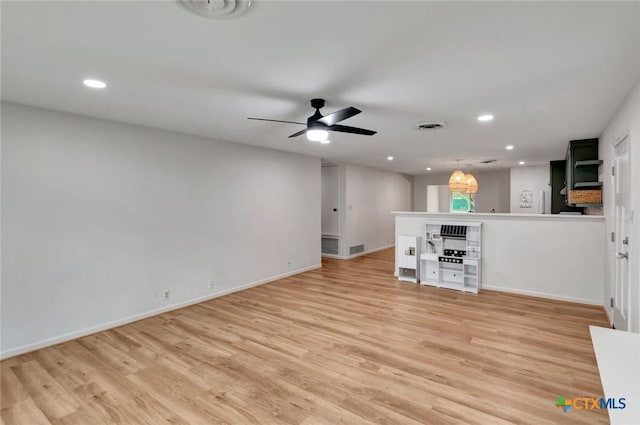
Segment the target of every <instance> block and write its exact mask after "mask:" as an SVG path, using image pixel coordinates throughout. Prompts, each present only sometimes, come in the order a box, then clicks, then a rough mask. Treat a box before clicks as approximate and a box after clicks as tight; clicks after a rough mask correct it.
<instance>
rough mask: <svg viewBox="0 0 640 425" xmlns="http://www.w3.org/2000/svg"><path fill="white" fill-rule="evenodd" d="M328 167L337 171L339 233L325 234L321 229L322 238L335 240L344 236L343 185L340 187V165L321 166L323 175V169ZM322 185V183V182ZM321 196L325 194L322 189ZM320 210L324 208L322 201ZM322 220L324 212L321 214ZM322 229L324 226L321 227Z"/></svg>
mask: <svg viewBox="0 0 640 425" xmlns="http://www.w3.org/2000/svg"><path fill="white" fill-rule="evenodd" d="M328 167H335V169H336V176H337V180H338V181H337V187H336V197H337V198H338V201H337V204H338V205H336V208H337V211H336V213H337V214H338V232H337V233H324V232H323V231H322V229H320V233H321V235H322V236H328V237H335V238H339V237H340V235H341V234H342V218H341V217H342V205H341V200H342V196H341V194H342V190H341V185H340V181H341V179H340V172H341V171H340V166H339V165H338V164H326V165H321V166H320V173H322V169H323V168H328ZM320 179H321V180H322V175H321V176H320ZM321 184H322V182H321ZM320 189H321V190H320V192H321V193H320V196H322V195H323V194H324V193H323V192H322V188H320ZM320 208H322V199H321V200H320ZM320 218H321V219H322V211H321V212H320ZM321 227H322V226H321Z"/></svg>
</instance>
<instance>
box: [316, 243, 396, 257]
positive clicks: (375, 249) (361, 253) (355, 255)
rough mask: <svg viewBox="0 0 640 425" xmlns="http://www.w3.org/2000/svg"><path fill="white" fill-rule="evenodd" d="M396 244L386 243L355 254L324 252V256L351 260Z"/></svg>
mask: <svg viewBox="0 0 640 425" xmlns="http://www.w3.org/2000/svg"><path fill="white" fill-rule="evenodd" d="M394 246H395V244H391V245H386V246H383V247H380V248H374V249H370V250H368V251H362V252H359V253H357V254H353V255H335V254H322V256H323V257H325V258H333V259H336V260H351V259H352V258H356V257H361V256H363V255H367V254H372V253H374V252H378V251H382V250H384V249H389V248H393V247H394Z"/></svg>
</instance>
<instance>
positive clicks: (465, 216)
mask: <svg viewBox="0 0 640 425" xmlns="http://www.w3.org/2000/svg"><path fill="white" fill-rule="evenodd" d="M391 214H393V215H395V216H400V217H406V216H409V217H411V216H413V217H424V218H431V219H436V220H446V219H451V220H454V221H463V220H464V221H467V220H477V219H479V218H482V219H492V218H495V219H511V220H558V221H562V220H564V221H572V220H575V221H604V216H603V215H572V214H518V213H514V214H508V213H427V212H420V211H391Z"/></svg>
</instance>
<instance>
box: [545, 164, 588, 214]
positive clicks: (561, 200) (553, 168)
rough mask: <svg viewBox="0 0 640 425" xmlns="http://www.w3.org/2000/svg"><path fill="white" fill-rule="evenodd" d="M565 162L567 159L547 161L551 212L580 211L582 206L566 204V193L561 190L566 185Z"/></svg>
mask: <svg viewBox="0 0 640 425" xmlns="http://www.w3.org/2000/svg"><path fill="white" fill-rule="evenodd" d="M566 164H567V161H565V160H562V161H551V162H550V163H549V170H550V173H551V175H550V177H549V182H550V184H551V214H560V213H561V212H573V213H581V212H582V208H578V207H572V206H569V205H567V195H566V193H564V192H563V189H564V188H565V186H566V183H565V181H566V180H565V174H566ZM563 193H564V194H563Z"/></svg>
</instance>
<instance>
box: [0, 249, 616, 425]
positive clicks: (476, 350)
mask: <svg viewBox="0 0 640 425" xmlns="http://www.w3.org/2000/svg"><path fill="white" fill-rule="evenodd" d="M393 256H394V253H393V249H390V250H385V251H380V252H377V253H374V254H369V255H366V256H362V257H358V258H356V259H353V260H349V261H341V260H323V268H322V269H318V270H313V271H310V272H306V273H302V274H299V275H296V276H291V277H287V278H284V279H280V280H278V281H275V282H272V283H269V284H265V285H261V286H258V287H254V288H251V289H248V290H244V291H241V292H237V293H234V294H230V295H227V296H224V297H221V298H217V299H214V300H210V301H206V302H203V303H200V304H197V305H193V306H190V307H186V308H183V309H180V310H175V311H172V312H169V313H165V314H162V315H159V316H154V317H150V318H148V319H144V320H141V321H138V322H135V323H131V324H129V325H125V326H121V327H119V328H116V329H111V330H107V331H104V332H100V333H97V334H94V335H90V336H87V337H84V338H80V339H77V340H75V341H70V342H67V343H63V344H59V345H56V346H53V347H48V348H45V349H42V350H38V351H36V352H33V353H29V354H25V355H22V356H18V357H14V358H10V359H7V360H5V361H3V362H2V363H1V365H0V366H1V370H2V374H1V389H2V393H1V399H0V400H1V401H0V408H1V416H0V425H23V424H29V425H31V424H33V425H39V424H47V425H84V424H89V425H93V424H121V425H134V424H142V425H156V424H162V423H165V424H174V425H187V424H188V425H191V424H203V425H204V424H230V425H243V424H246V425H253V424H258V423H259V424H274V425H287V424H302V425H320V424H323V425H326V424H345V425H346V424H348V425H354V424H362V425H372V424H382V425H384V424H403V425H418V424H425V423H428V424H436V425H437V424H443V425H458V424H490V425H500V424H536V425H554V424H576V425H577V424H606V423H608V417H607V414H606V411H604V410H581V411H577V410H572V411H570V412H569V413H566V414H565V413H563V412H562V410H561V409H558V408H556V407H555V406H554V403H555V401H556V400H557V397H558V396H559V395H562V396H564V397H566V398H574V397H581V396H588V397H600V396H602V387H601V385H600V380H599V376H598V369H597V365H596V360H595V356H594V353H593V348H592V345H591V340H590V334H589V325H598V326H607V321H606V317H605V314H604V312H603V310H602V309H601V308H598V307H594V306H587V305H581V304H574V303H567V302H560V301H553V300H546V299H541V298H533V297H526V296H519V295H513V294H507V293H500V292H493V291H481V292H480V293H479V294H477V295H475V294H467V293H461V292H456V291H450V290H445V289H438V288H432V287H423V286H419V285H415V284H409V283H402V282H398V281H397V280H396V279H395V278H394V276H393Z"/></svg>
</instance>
